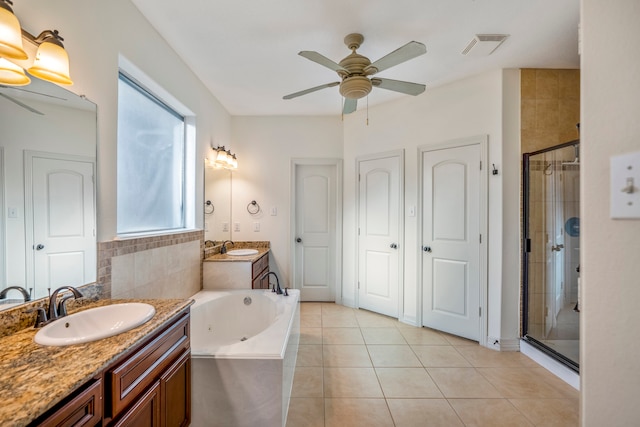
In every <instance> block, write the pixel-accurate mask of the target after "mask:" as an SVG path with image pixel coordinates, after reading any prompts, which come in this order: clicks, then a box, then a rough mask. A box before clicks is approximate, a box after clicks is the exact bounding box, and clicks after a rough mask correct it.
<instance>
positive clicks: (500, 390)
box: [287, 302, 579, 427]
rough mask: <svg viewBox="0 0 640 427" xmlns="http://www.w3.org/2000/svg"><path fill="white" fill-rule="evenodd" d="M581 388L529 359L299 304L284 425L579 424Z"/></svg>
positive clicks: (328, 306) (336, 308) (335, 308)
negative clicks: (295, 350) (293, 366)
mask: <svg viewBox="0 0 640 427" xmlns="http://www.w3.org/2000/svg"><path fill="white" fill-rule="evenodd" d="M578 406H579V392H578V391H577V390H575V389H574V388H573V387H571V386H570V385H568V384H566V383H564V382H563V381H562V380H560V379H558V378H557V377H556V376H554V375H553V374H551V373H550V372H549V371H547V370H546V369H544V368H541V367H540V365H538V364H536V363H535V362H533V361H532V360H531V359H529V358H528V357H527V356H525V355H523V354H521V353H518V352H498V351H494V350H490V349H487V348H484V347H480V346H479V345H478V343H476V342H473V341H469V340H466V339H462V338H459V337H456V336H453V335H449V334H446V333H442V332H439V331H435V330H433V329H428V328H417V327H414V326H410V325H406V324H403V323H400V322H398V321H397V320H396V319H391V318H389V317H386V316H382V315H378V314H375V313H372V312H369V311H366V310H358V309H352V308H348V307H343V306H340V305H336V304H333V303H307V302H304V303H301V304H300V345H299V349H298V359H297V362H296V369H295V376H294V380H293V390H292V394H291V404H290V406H289V414H288V418H287V427H298V426H300V427H302V426H304V427H309V426H318V427H334V426H335V427H342V426H350V427H359V426H362V427H372V426H385V427H387V426H388V427H406V426H429V427H437V426H442V427H453V426H460V427H463V426H487V427H489V426H490V427H496V426H534V425H535V426H562V427H570V426H578V425H579V420H578Z"/></svg>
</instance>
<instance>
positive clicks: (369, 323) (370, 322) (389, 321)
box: [355, 310, 397, 328]
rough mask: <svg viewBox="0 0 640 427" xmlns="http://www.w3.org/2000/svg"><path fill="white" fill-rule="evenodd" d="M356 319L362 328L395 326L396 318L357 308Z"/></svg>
mask: <svg viewBox="0 0 640 427" xmlns="http://www.w3.org/2000/svg"><path fill="white" fill-rule="evenodd" d="M355 314H356V319H357V320H358V324H359V325H360V327H361V328H395V325H396V323H397V320H396V319H393V318H391V317H388V316H383V315H382V314H377V313H372V312H370V311H366V310H356V311H355Z"/></svg>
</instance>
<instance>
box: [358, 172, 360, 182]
mask: <svg viewBox="0 0 640 427" xmlns="http://www.w3.org/2000/svg"><path fill="white" fill-rule="evenodd" d="M358 182H360V174H358Z"/></svg>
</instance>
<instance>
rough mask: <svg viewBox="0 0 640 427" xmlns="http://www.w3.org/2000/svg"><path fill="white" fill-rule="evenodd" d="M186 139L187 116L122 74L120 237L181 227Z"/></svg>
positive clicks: (120, 101) (119, 176)
mask: <svg viewBox="0 0 640 427" xmlns="http://www.w3.org/2000/svg"><path fill="white" fill-rule="evenodd" d="M185 140H186V124H185V117H184V116H182V115H180V114H179V113H177V112H176V111H175V110H174V109H172V108H171V107H169V106H168V105H167V104H166V103H164V102H163V101H162V100H160V99H159V98H158V97H156V96H155V95H154V94H152V93H151V92H149V91H148V90H146V89H145V88H143V87H142V86H141V85H139V84H138V83H136V82H135V81H134V80H133V79H132V78H130V77H128V76H127V75H125V74H123V73H122V72H121V73H120V75H119V81H118V159H117V164H118V166H117V181H118V183H117V204H118V206H117V232H118V234H132V233H153V232H161V231H169V230H176V229H182V228H185V222H186V219H185V216H186V215H185V206H186V196H185V181H186V178H185V168H186V160H185V158H186V143H185Z"/></svg>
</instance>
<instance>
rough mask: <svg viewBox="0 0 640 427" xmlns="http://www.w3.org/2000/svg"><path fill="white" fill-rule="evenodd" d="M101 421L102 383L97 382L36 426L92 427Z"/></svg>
mask: <svg viewBox="0 0 640 427" xmlns="http://www.w3.org/2000/svg"><path fill="white" fill-rule="evenodd" d="M101 419H102V381H100V380H97V381H95V382H94V383H93V384H91V385H90V386H89V387H88V388H87V389H86V390H84V391H82V392H80V393H79V394H78V395H77V396H76V397H74V398H72V399H71V400H70V401H69V402H68V403H66V404H65V405H64V406H62V407H61V408H60V409H58V410H57V411H55V412H54V413H53V414H52V415H50V416H49V417H47V418H46V419H45V420H44V421H43V422H41V423H39V424H38V425H39V426H40V427H67V426H69V427H71V426H73V427H80V426H91V427H93V426H95V425H96V424H98V422H99V421H100V420H101Z"/></svg>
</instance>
